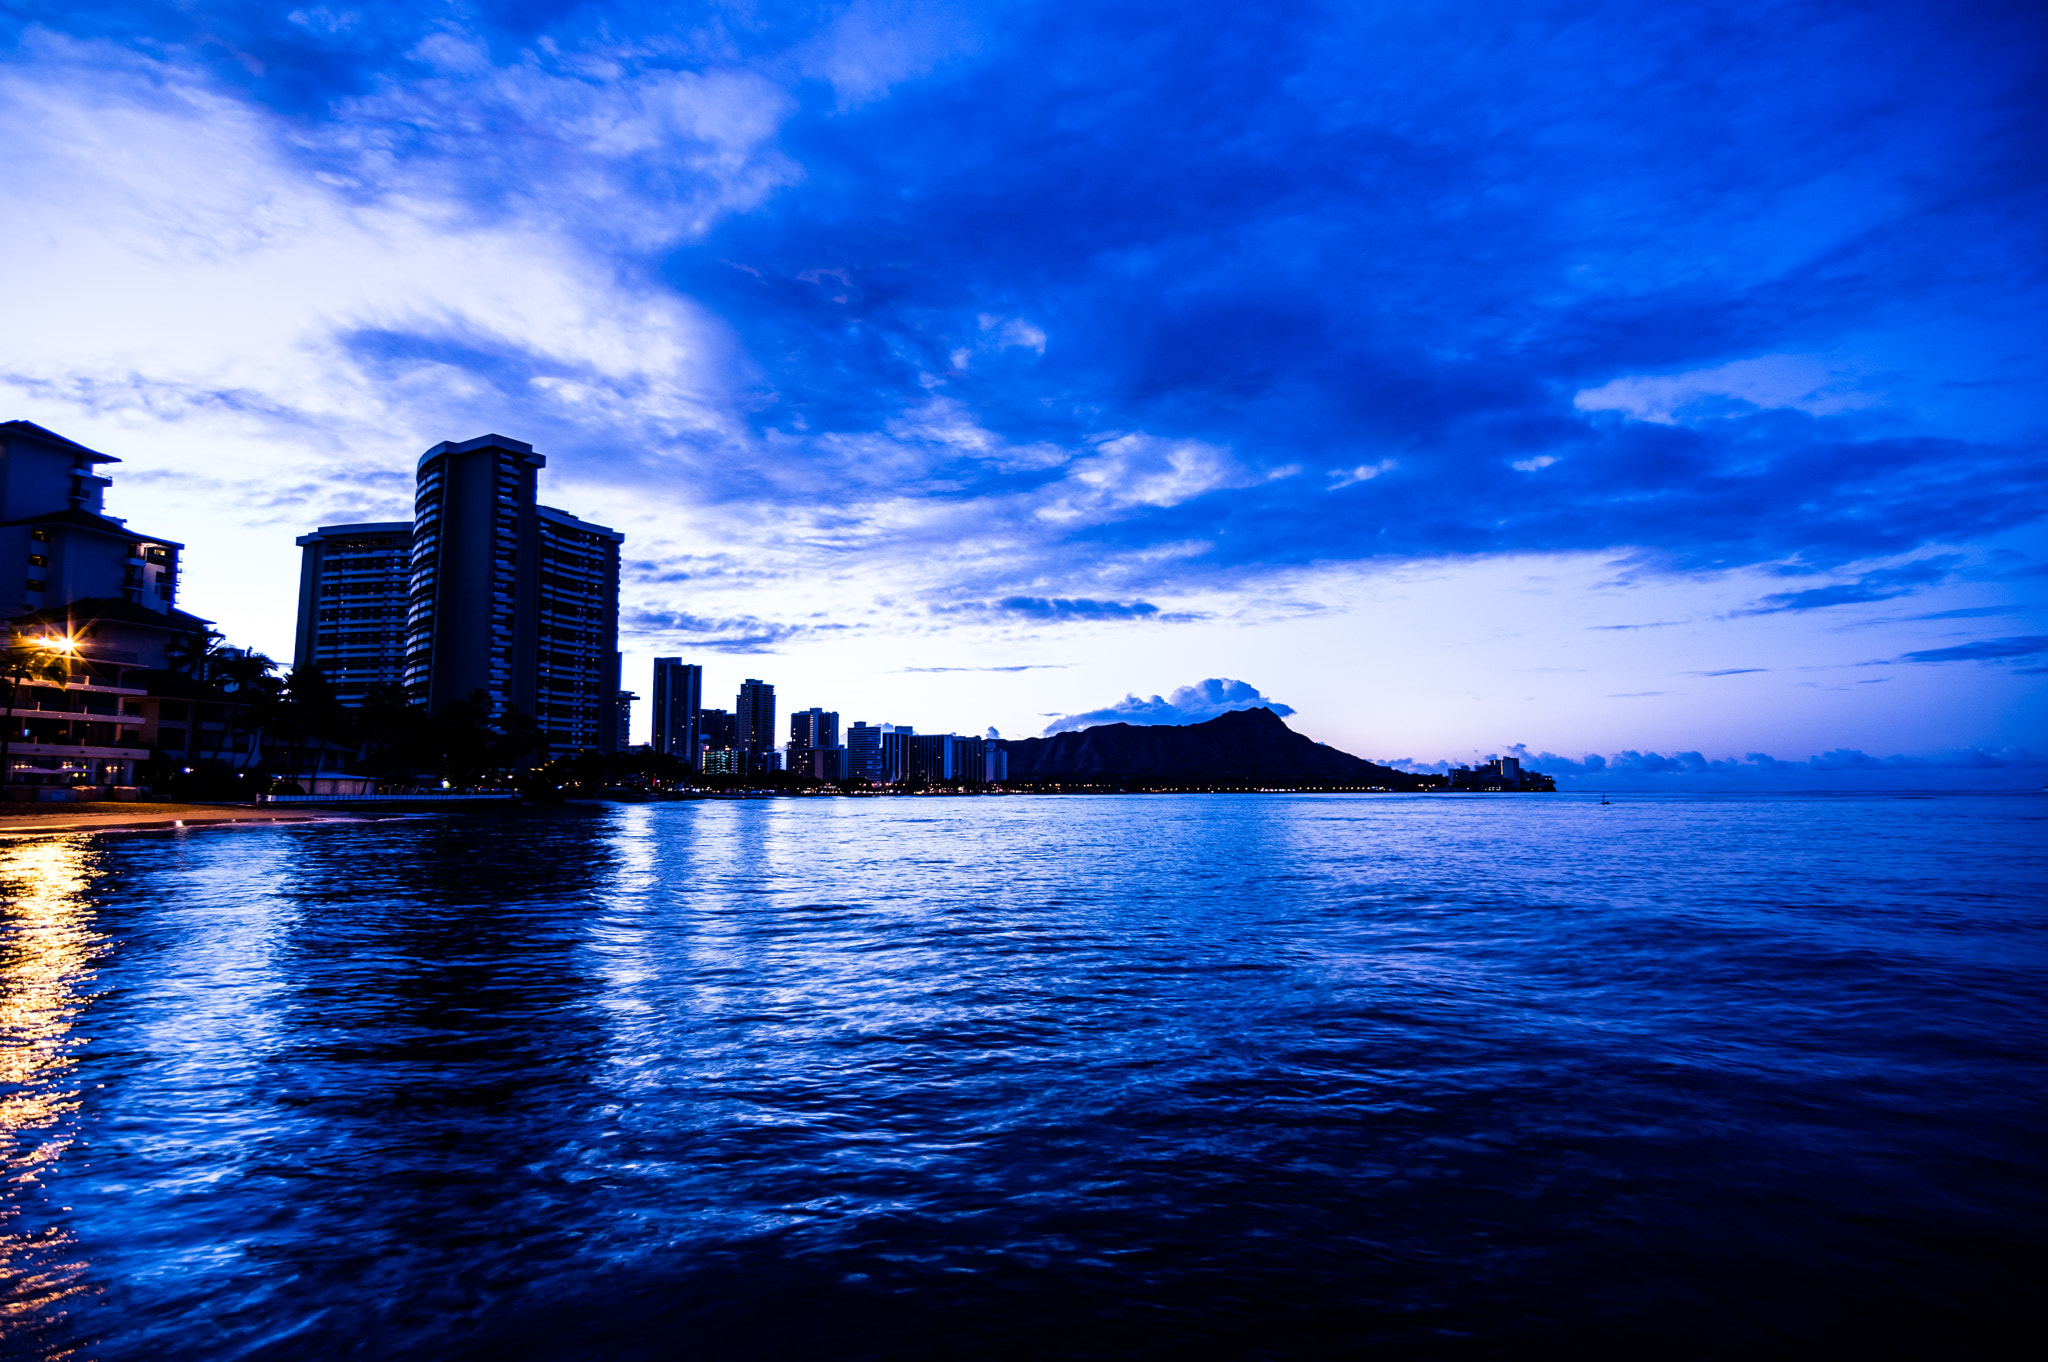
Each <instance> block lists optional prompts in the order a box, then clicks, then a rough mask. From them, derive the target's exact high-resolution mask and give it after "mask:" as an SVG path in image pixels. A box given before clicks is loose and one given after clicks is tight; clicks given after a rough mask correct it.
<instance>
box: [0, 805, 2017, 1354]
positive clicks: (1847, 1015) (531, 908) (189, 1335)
mask: <svg viewBox="0 0 2048 1362" xmlns="http://www.w3.org/2000/svg"><path fill="white" fill-rule="evenodd" d="M0 892H4V894H5V898H6V908H5V916H4V919H0V932H4V935H0V1042H4V1045H5V1049H4V1052H0V1064H4V1071H0V1140H4V1141H5V1143H4V1145H0V1155H4V1159H5V1162H6V1167H7V1181H6V1182H5V1184H4V1188H0V1214H4V1217H5V1219H4V1221H0V1263H4V1268H0V1271H4V1274H5V1278H6V1287H7V1292H8V1294H7V1297H6V1300H5V1303H4V1314H0V1328H4V1330H5V1345H4V1346H5V1348H6V1349H7V1350H8V1352H9V1353H10V1355H15V1356H57V1355H62V1356H70V1357H77V1358H95V1359H108V1360H109V1362H125V1360H126V1359H144V1358H151V1359H154V1358H167V1357H169V1358H180V1357H194V1358H265V1359H267V1358H329V1357H336V1356H363V1357H375V1358H402V1359H414V1358H434V1359H444V1358H454V1359H468V1358H477V1359H482V1358H492V1359H497V1358H536V1359H538V1358H548V1359H555V1358H635V1359H638V1358H710V1359H718V1358H747V1359H754V1358H799V1357H801V1358H820V1359H837V1358H875V1359H899V1358H1009V1357H1017V1358H1182V1357H1232V1358H1239V1357H1241V1358H1323V1357H1349V1356H1375V1357H1396V1358H1398V1357H1432V1358H1433V1357H1450V1358H1461V1357H1475V1358H1476V1357H1531V1356H1547V1355H1571V1356H1581V1357H1585V1356H1614V1357H1693V1356H1698V1357H1735V1356H1746V1357H1748V1356H1758V1355H1783V1356H1793V1355H1799V1356H1815V1355H1820V1356H1828V1355H1844V1356H1846V1355H1856V1354H1864V1355H1869V1354H1876V1353H1903V1354H1908V1355H1919V1356H1969V1357H1982V1356H1994V1355H1999V1353H2000V1350H2001V1349H2002V1348H2008V1347H2009V1348H2012V1349H2013V1351H2012V1353H2011V1355H2015V1356H2018V1355H2028V1356H2032V1355H2037V1354H2035V1353H2034V1352H2033V1347H2032V1346H2031V1345H2035V1344H2038V1334H2039V1324H2038V1320H2039V1317H2040V1312H2041V1306H2042V1299H2041V1296H2042V1282H2043V1280H2044V1279H2043V1275H2042V1273H2043V1268H2044V1266H2048V1255H2044V1252H2043V1250H2044V1247H2048V1139H2044V1127H2048V1122H2044V1119H2043V1118H2044V1115H2048V1098H2044V1092H2048V797H2044V796H2038V795H2007V796H1968V795H1942V796H1935V797H1900V796H1891V795H1887V796H1872V797H1855V796H1834V797H1792V796H1774V797H1741V796H1719V797H1696V798H1687V797H1631V798H1628V799H1623V800H1620V801H1618V802H1616V803H1614V804H1612V805H1608V806H1602V805H1601V804H1599V802H1598V801H1597V799H1595V798H1593V797H1590V796H1565V795H1560V796H1525V797H1513V796H1509V797H1490V798H1489V797H1484V796H1479V797H1466V798H1455V797H1407V796H1348V795H1345V796H1287V795H1269V796H1228V795H1211V796H1173V795H1151V796H1128V797H1068V798H1022V797H1011V798H984V799H943V798H923V799H919V798H904V799H873V800H794V799H782V800H761V801H753V802H719V803H701V804H672V805H656V806H614V807H605V808H569V809H560V810H552V811H531V812H523V813H522V812H495V813H492V814H490V815H469V816H438V817H423V818H405V819H398V820H392V821H382V822H352V823H331V824H323V825H316V826H297V827H283V828H256V829H231V830H228V829H210V830H193V831H188V832H182V833H163V834H149V835H136V836H127V837H86V836H72V837H64V838H51V839H44V840H38V841H32V842H20V843H14V844H11V845H6V846H0ZM2021 1330H2024V1331H2025V1333H2021V1332H2020V1331H2021ZM2028 1335H2031V1336H2032V1337H2031V1340H2029V1338H2028V1337H2027V1336H2028Z"/></svg>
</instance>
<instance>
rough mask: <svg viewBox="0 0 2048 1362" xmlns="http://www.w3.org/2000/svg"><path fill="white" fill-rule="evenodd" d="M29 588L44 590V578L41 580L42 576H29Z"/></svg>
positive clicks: (31, 589)
mask: <svg viewBox="0 0 2048 1362" xmlns="http://www.w3.org/2000/svg"><path fill="white" fill-rule="evenodd" d="M28 589H29V590H30V591H41V590H43V589H44V588H43V583H42V580H41V579H40V578H37V577H31V578H29V579H28Z"/></svg>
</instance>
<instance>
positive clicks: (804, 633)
mask: <svg viewBox="0 0 2048 1362" xmlns="http://www.w3.org/2000/svg"><path fill="white" fill-rule="evenodd" d="M854 627H855V626H853V625H846V624H784V623H778V622H776V621H772V620H763V619H756V618H755V617H754V616H752V615H740V616H735V617H732V618H728V619H710V618H705V617H703V616H700V615H690V614H683V613H680V612H674V611H662V610H653V609H648V608H644V607H642V608H633V609H627V610H624V611H622V612H621V613H620V617H619V633H620V636H621V637H622V638H631V639H634V640H636V641H638V642H640V643H641V644H642V645H643V646H646V647H651V648H654V649H656V650H660V649H663V648H691V649H695V650H697V651H699V652H713V653H773V652H778V651H780V650H781V647H782V645H784V644H787V643H791V642H793V641H796V640H798V639H803V638H808V637H813V636H816V635H818V634H821V633H838V632H843V631H845V630H848V629H851V628H854Z"/></svg>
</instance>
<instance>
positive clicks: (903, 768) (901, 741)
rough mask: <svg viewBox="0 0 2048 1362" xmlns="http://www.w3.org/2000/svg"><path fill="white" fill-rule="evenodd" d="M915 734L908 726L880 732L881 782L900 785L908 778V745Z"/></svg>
mask: <svg viewBox="0 0 2048 1362" xmlns="http://www.w3.org/2000/svg"><path fill="white" fill-rule="evenodd" d="M915 737H916V732H915V730H913V729H912V728H911V727H910V725H909V724H898V725H897V726H896V727H894V728H887V727H885V728H884V729H883V730H882V776H881V778H882V780H883V782H884V783H886V784H889V785H900V784H902V783H903V782H904V781H905V780H907V779H909V778H910V744H911V742H912V740H913V739H914V738H915Z"/></svg>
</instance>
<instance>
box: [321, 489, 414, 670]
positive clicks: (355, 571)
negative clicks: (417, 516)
mask: <svg viewBox="0 0 2048 1362" xmlns="http://www.w3.org/2000/svg"><path fill="white" fill-rule="evenodd" d="M298 544H299V550H300V554H299V627H298V635H297V640H298V641H297V644H296V646H295V647H294V648H293V650H292V666H293V667H294V668H298V669H303V668H307V667H315V668H318V669H319V670H320V672H321V673H322V674H323V675H325V676H326V678H327V680H328V683H329V684H330V685H332V686H333V687H334V693H335V697H336V698H337V699H339V700H340V701H341V703H342V704H344V705H349V706H355V705H360V704H362V703H363V700H364V699H365V698H366V697H367V696H368V695H369V693H370V691H371V690H372V689H374V688H375V687H378V686H402V685H403V684H404V683H405V633H406V604H407V601H408V600H409V598H410V597H411V594H412V522H411V521H408V520H390V521H372V522H366V523H363V524H356V525H322V526H321V527H320V528H319V529H317V530H315V531H314V532H313V533H311V534H302V535H300V536H299V539H298Z"/></svg>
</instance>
